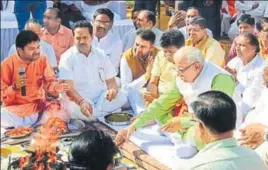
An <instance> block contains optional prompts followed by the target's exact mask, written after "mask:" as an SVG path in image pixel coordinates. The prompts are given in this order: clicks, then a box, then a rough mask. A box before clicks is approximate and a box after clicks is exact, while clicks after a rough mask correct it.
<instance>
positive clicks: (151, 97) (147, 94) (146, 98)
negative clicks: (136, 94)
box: [143, 91, 159, 105]
mask: <svg viewBox="0 0 268 170" xmlns="http://www.w3.org/2000/svg"><path fill="white" fill-rule="evenodd" d="M158 97H159V94H155V93H151V92H148V91H146V92H145V93H144V94H143V100H144V101H145V103H146V105H148V104H151V103H152V102H153V100H154V99H157V98H158Z"/></svg>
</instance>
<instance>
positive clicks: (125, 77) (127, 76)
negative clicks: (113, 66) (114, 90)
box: [120, 56, 147, 91]
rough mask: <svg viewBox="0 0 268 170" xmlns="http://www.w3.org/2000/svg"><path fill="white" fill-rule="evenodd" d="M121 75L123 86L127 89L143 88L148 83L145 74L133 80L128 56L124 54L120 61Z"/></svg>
mask: <svg viewBox="0 0 268 170" xmlns="http://www.w3.org/2000/svg"><path fill="white" fill-rule="evenodd" d="M120 76H121V85H122V88H123V89H124V90H126V91H128V90H129V89H133V88H136V89H141V88H142V87H144V85H145V84H146V83H147V80H146V79H145V75H142V76H141V77H139V78H138V79H136V80H133V74H132V71H131V69H130V67H129V65H128V63H127V60H126V58H125V57H124V56H123V57H122V59H121V63H120Z"/></svg>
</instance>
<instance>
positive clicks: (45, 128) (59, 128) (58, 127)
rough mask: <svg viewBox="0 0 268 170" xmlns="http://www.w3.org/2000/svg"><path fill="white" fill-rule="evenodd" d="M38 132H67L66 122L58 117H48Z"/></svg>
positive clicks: (59, 133) (56, 133) (57, 133)
mask: <svg viewBox="0 0 268 170" xmlns="http://www.w3.org/2000/svg"><path fill="white" fill-rule="evenodd" d="M39 130H40V132H41V133H42V132H43V133H44V132H45V133H50V134H55V135H62V134H64V133H66V132H67V130H68V128H67V124H66V122H64V121H63V120H62V119H60V118H58V117H51V118H49V119H48V120H47V121H46V123H45V124H44V125H42V126H41V127H40V129H39Z"/></svg>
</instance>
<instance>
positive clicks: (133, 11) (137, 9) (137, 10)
mask: <svg viewBox="0 0 268 170" xmlns="http://www.w3.org/2000/svg"><path fill="white" fill-rule="evenodd" d="M142 10H143V9H141V8H134V9H133V10H132V12H131V18H133V15H134V13H135V12H140V11H142Z"/></svg>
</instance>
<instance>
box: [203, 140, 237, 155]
mask: <svg viewBox="0 0 268 170" xmlns="http://www.w3.org/2000/svg"><path fill="white" fill-rule="evenodd" d="M236 146H238V144H237V142H236V139H235V138H233V137H232V138H226V139H221V140H217V141H214V142H212V143H209V144H207V145H206V146H205V147H204V149H202V150H201V151H200V153H202V152H206V151H213V150H215V149H218V148H232V147H236Z"/></svg>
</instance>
